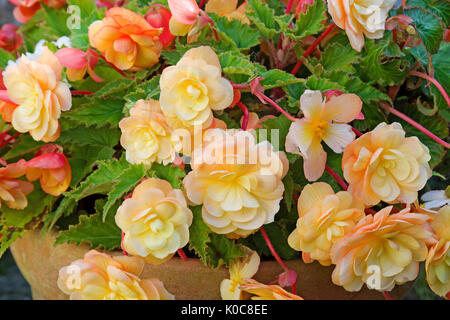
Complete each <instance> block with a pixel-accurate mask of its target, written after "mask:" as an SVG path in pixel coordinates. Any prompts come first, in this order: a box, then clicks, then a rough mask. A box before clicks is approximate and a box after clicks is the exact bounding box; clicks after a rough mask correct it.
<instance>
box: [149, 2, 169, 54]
mask: <svg viewBox="0 0 450 320" xmlns="http://www.w3.org/2000/svg"><path fill="white" fill-rule="evenodd" d="M171 17H172V14H171V13H170V11H169V10H167V9H166V8H164V6H163V5H161V4H153V5H151V6H150V8H149V9H148V10H147V13H146V14H145V20H147V22H148V23H149V24H150V25H151V26H152V27H153V28H162V31H161V34H160V35H159V41H160V42H161V44H162V45H163V47H164V48H167V47H168V46H170V44H171V43H172V41H173V39H175V36H174V35H173V34H172V33H170V29H169V21H170V18H171Z"/></svg>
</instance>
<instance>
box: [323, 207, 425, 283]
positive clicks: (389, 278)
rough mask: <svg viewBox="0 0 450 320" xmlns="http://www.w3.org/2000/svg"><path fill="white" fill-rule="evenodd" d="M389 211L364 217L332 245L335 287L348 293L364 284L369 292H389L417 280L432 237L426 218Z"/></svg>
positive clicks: (419, 215) (389, 209) (407, 211)
mask: <svg viewBox="0 0 450 320" xmlns="http://www.w3.org/2000/svg"><path fill="white" fill-rule="evenodd" d="M391 210H392V206H389V207H386V208H384V209H382V210H380V211H379V212H377V213H376V214H375V215H367V216H365V217H364V218H363V219H361V220H360V221H359V222H358V224H357V225H356V226H355V228H354V229H353V230H352V231H351V232H350V233H348V234H347V235H345V236H344V237H343V238H342V239H341V240H340V241H338V242H336V243H335V244H334V245H333V247H332V248H331V254H330V255H331V260H332V263H333V264H336V267H335V269H334V271H333V274H332V280H333V283H334V284H336V285H339V286H343V287H344V288H345V289H346V290H347V291H359V290H360V289H361V287H362V286H363V284H364V283H365V284H366V285H367V287H368V288H370V289H375V290H378V291H390V290H392V288H394V286H395V285H396V284H403V283H405V282H407V281H411V280H414V279H415V278H416V277H417V275H418V273H419V263H420V262H421V261H424V260H425V258H426V257H427V253H428V249H427V241H428V240H429V239H430V238H431V237H432V232H430V230H429V225H428V223H427V220H428V216H427V215H425V214H419V213H411V212H410V208H409V207H407V208H405V209H403V210H402V211H400V212H398V213H395V214H390V212H391Z"/></svg>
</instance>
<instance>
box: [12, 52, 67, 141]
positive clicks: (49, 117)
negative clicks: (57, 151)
mask: <svg viewBox="0 0 450 320" xmlns="http://www.w3.org/2000/svg"><path fill="white" fill-rule="evenodd" d="M61 70H62V66H61V64H60V63H59V61H58V59H57V58H56V57H55V55H54V54H53V53H52V52H51V51H50V50H49V49H48V48H47V47H43V49H42V53H41V54H40V55H39V56H37V57H36V58H35V59H34V60H32V56H31V55H30V56H22V57H21V58H19V59H18V60H17V62H16V63H13V64H9V65H8V67H6V69H5V71H4V72H3V79H4V82H5V86H6V88H7V93H8V97H9V98H10V99H11V101H12V102H14V103H15V104H18V105H19V106H18V107H17V108H16V109H15V110H14V112H13V114H12V121H11V122H12V125H13V127H14V129H16V130H17V131H19V132H29V133H30V134H31V136H32V137H33V139H34V140H37V141H39V140H42V141H44V142H50V141H54V140H56V139H57V138H58V137H59V132H60V125H59V121H58V119H59V117H60V115H61V111H67V110H69V109H70V108H71V106H72V96H71V93H70V90H69V87H68V86H67V84H66V83H64V82H62V81H61Z"/></svg>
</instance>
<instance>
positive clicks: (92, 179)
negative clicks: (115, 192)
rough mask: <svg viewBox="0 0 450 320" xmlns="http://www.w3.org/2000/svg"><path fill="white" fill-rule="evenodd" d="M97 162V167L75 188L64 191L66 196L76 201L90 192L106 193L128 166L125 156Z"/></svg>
mask: <svg viewBox="0 0 450 320" xmlns="http://www.w3.org/2000/svg"><path fill="white" fill-rule="evenodd" d="M97 163H98V169H97V170H95V171H94V172H93V173H91V174H90V175H89V176H88V177H87V178H86V180H84V181H83V182H82V183H81V184H80V186H79V187H78V188H77V189H75V190H73V191H71V192H68V193H66V196H68V197H70V198H73V199H75V200H77V201H78V200H80V199H82V198H85V197H87V196H89V195H91V194H96V193H100V194H108V193H109V191H111V188H112V187H113V186H114V184H115V183H116V182H117V178H118V177H120V175H122V173H123V171H124V170H126V169H127V168H128V167H129V166H130V164H129V163H128V162H127V161H126V160H125V157H122V158H121V159H120V160H117V159H112V160H104V161H98V162H97Z"/></svg>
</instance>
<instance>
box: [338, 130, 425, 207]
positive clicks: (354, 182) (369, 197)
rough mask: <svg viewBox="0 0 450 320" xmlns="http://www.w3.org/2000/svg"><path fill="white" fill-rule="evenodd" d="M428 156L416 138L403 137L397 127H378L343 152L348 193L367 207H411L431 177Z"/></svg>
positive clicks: (402, 131)
mask: <svg viewBox="0 0 450 320" xmlns="http://www.w3.org/2000/svg"><path fill="white" fill-rule="evenodd" d="M429 160H430V152H429V150H428V148H427V147H426V146H425V145H424V144H422V143H421V142H420V140H419V139H418V138H417V137H408V138H406V137H405V131H404V130H403V128H402V126H401V125H400V124H399V123H396V122H394V123H392V124H389V125H388V124H386V123H384V122H383V123H380V124H379V125H378V126H377V127H376V128H375V129H374V130H372V131H371V132H368V133H366V134H364V135H362V136H361V137H359V138H358V139H356V140H355V141H353V142H352V143H350V144H349V145H348V146H347V148H345V150H344V155H343V158H342V169H343V172H344V177H345V179H346V180H347V181H348V182H349V188H348V190H349V191H350V192H351V193H353V194H354V195H356V196H358V197H360V198H361V199H362V200H363V202H364V203H365V204H366V205H376V204H377V203H379V202H380V201H384V202H387V203H396V202H402V203H413V202H414V201H415V200H416V199H417V191H419V190H420V189H422V188H423V187H424V186H425V183H426V182H427V180H428V178H430V177H431V169H430V166H429V164H428V161H429Z"/></svg>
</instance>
